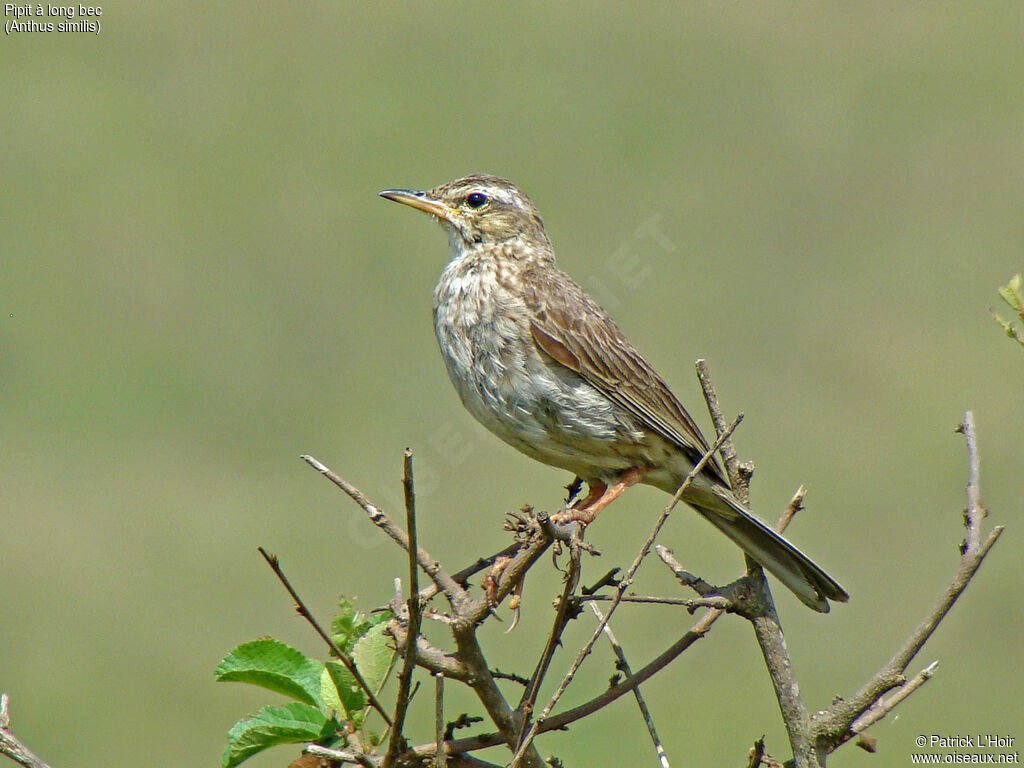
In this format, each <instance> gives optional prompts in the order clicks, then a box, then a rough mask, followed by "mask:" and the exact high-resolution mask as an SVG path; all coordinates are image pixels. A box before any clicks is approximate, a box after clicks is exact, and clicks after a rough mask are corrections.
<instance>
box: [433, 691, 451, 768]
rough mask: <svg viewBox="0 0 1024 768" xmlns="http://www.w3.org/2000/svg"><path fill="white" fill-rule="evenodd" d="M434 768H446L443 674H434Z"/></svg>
mask: <svg viewBox="0 0 1024 768" xmlns="http://www.w3.org/2000/svg"><path fill="white" fill-rule="evenodd" d="M434 738H435V739H437V752H435V753H434V768H448V752H447V750H446V749H445V746H444V675H434Z"/></svg>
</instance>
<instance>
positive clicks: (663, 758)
mask: <svg viewBox="0 0 1024 768" xmlns="http://www.w3.org/2000/svg"><path fill="white" fill-rule="evenodd" d="M590 610H591V611H593V613H594V616H596V617H597V621H598V623H600V624H604V634H605V637H607V638H608V643H609V645H611V647H612V652H614V653H615V658H616V659H618V664H616V667H617V668H618V669H619V670H620V671H621V672H622V673H623V674H624V675H626V676H627V677H629V676H630V675H632V674H633V671H632V670H631V669H630V668H629V662H628V661H627V660H626V652H625V651H623V650H622V646H621V645H620V644H619V641H618V639H616V637H615V633H614V632H612V628H611V625H610V624H609V623H608V620H607V619H605V617H604V614H602V613H601V609H600V608H598V607H597V606H596V605H595V604H594V603H591V604H590ZM633 696H634V697H635V698H636V705H637V707H639V708H640V715H641V716H642V717H643V719H644V724H645V725H646V726H647V733H649V734H650V736H651V742H652V743H653V744H654V751H655V752H657V754H658V763H659V764H660V765H661V766H662V768H672V767H671V766H670V765H669V762H668V755H666V754H665V747H664V745H662V743H661V739H660V738H658V731H657V729H656V728H655V727H654V718H653V717H652V716H651V711H650V710H649V709H648V708H647V701H646V700H645V699H644V696H643V694H642V693H640V686H637V687H636V688H634V689H633Z"/></svg>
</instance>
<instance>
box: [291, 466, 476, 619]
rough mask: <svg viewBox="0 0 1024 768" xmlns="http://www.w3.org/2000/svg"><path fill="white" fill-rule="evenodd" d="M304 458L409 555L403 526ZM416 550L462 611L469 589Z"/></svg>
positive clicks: (364, 497)
mask: <svg viewBox="0 0 1024 768" xmlns="http://www.w3.org/2000/svg"><path fill="white" fill-rule="evenodd" d="M301 458H302V460H303V461H305V462H306V463H307V464H309V465H310V466H311V467H313V469H315V470H316V471H317V472H319V473H320V474H321V475H323V476H324V477H326V478H327V479H328V480H330V481H331V482H332V483H334V484H335V485H336V486H337V487H338V488H340V489H341V490H342V491H344V492H345V493H346V494H347V495H348V497H349V498H350V499H352V500H353V501H354V502H355V503H356V504H358V505H359V506H360V507H362V509H363V511H364V512H365V513H366V514H367V516H368V517H369V518H370V522H372V523H373V524H374V525H376V526H377V527H378V528H380V529H381V530H382V531H384V533H386V534H387V535H388V536H389V537H390V538H391V539H392V540H393V541H394V542H395V543H397V544H398V546H400V547H401V548H402V549H404V550H405V551H406V552H408V551H409V537H408V535H406V532H405V531H403V530H402V528H401V526H398V525H396V524H395V522H394V521H393V520H392V519H391V518H390V517H389V516H388V515H387V514H386V513H385V512H384V510H382V509H381V508H380V507H378V506H377V505H376V504H374V503H373V502H372V501H370V499H369V498H368V497H367V496H366V494H364V493H363V492H362V491H360V490H359V489H358V488H356V487H355V486H354V485H352V484H351V483H349V482H347V481H346V480H345V479H344V478H342V477H339V476H338V475H337V474H335V473H334V472H333V471H331V470H330V469H329V468H328V467H327V466H325V465H324V464H322V463H321V462H320V461H318V460H317V459H316V458H315V457H313V456H309V455H303V456H302V457H301ZM414 551H415V552H416V560H417V562H418V563H419V565H420V568H422V569H423V571H424V573H426V574H427V575H428V576H429V577H430V578H431V580H432V581H433V582H434V583H435V584H436V585H437V586H438V588H439V589H440V590H442V591H443V592H444V593H445V595H447V597H448V599H449V601H451V603H452V605H453V607H455V608H458V607H459V606H460V605H462V604H463V603H465V602H466V601H467V600H469V595H468V594H466V590H465V589H463V588H462V586H461V585H459V583H458V582H456V581H455V580H454V579H453V578H452V577H451V576H450V575H448V573H447V572H446V571H445V570H444V568H442V567H441V564H440V563H439V562H438V561H437V560H435V559H434V558H433V557H431V556H430V553H429V552H427V551H425V550H424V549H422V548H420V547H417V548H416V549H415V550H414Z"/></svg>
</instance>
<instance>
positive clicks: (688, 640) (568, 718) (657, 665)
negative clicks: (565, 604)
mask: <svg viewBox="0 0 1024 768" xmlns="http://www.w3.org/2000/svg"><path fill="white" fill-rule="evenodd" d="M724 613H725V611H723V610H720V609H718V608H712V609H711V610H709V611H708V612H707V613H706V614H704V615H703V616H702V617H701V618H700V619H699V620H698V621H697V623H696V624H694V625H693V627H691V628H690V631H689V632H687V633H686V634H684V635H683V636H682V637H680V638H679V639H678V640H676V641H675V642H674V643H672V645H670V646H669V647H668V648H666V649H665V650H664V651H663V652H662V653H661V654H660V655H658V656H657V657H656V658H655V659H654V660H653V661H651V662H649V663H648V664H647V665H646V666H644V667H642V668H640V669H639V670H637V671H636V672H634V673H633V674H632V675H630V676H629V677H627V678H626V679H625V680H623V681H622V682H620V683H617V684H616V685H613V686H611V687H610V688H608V689H607V690H605V691H603V692H602V693H601V694H600V695H598V696H595V697H594V698H592V699H591V700H590V701H585V702H584V703H582V704H580V705H579V706H577V707H573V708H572V709H568V710H565V711H564V712H558V713H556V714H553V715H550V716H549V717H547V718H546V719H545V720H544V722H543V723H542V724H541V725H540V727H539V728H538V733H546V732H547V731H552V730H557V729H560V728H564V727H565V726H567V725H569V724H570V723H574V722H576V721H577V720H580V719H582V718H584V717H586V716H587V715H591V714H593V713H594V712H597V711H598V710H599V709H603V708H604V707H606V706H608V705H609V704H611V703H612V702H613V701H615V700H616V699H617V698H619V697H620V696H623V695H625V694H627V693H629V692H630V691H632V690H633V689H635V688H636V687H637V686H638V685H640V684H641V683H643V682H644V681H645V680H649V679H650V678H651V677H653V676H654V675H656V674H657V673H658V672H660V671H661V670H662V669H664V668H665V667H666V666H668V665H669V664H670V663H671V662H672V661H674V660H675V659H677V658H678V657H679V655H680V654H682V653H683V651H685V650H686V649H687V648H689V647H690V646H692V645H693V644H694V643H695V642H697V641H698V640H700V639H701V638H702V637H704V635H706V634H707V633H708V631H709V630H710V629H711V625H712V624H714V623H715V622H716V621H717V620H718V618H719V617H720V616H722V615H723V614H724ZM602 631H603V630H602Z"/></svg>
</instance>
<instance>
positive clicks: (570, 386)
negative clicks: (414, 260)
mask: <svg viewBox="0 0 1024 768" xmlns="http://www.w3.org/2000/svg"><path fill="white" fill-rule="evenodd" d="M463 258H465V257H463ZM459 261H461V259H456V260H453V261H452V262H451V263H449V265H448V267H447V268H446V269H445V270H444V272H443V273H442V275H441V280H440V282H439V283H438V285H437V288H436V290H435V292H434V327H435V330H436V332H437V339H438V343H439V344H440V347H441V354H442V356H443V357H444V361H445V366H446V367H447V369H448V376H449V378H451V381H452V384H453V385H454V386H455V389H456V390H457V391H458V393H459V397H460V398H461V399H462V402H463V404H464V405H465V406H466V408H467V409H468V410H469V412H470V413H471V414H473V416H474V417H475V418H476V419H477V420H478V421H479V422H480V423H481V424H483V425H484V426H485V427H487V429H489V430H490V431H491V432H493V433H494V434H495V435H497V436H498V437H500V438H501V439H502V440H504V441H505V442H507V443H509V444H510V445H512V446H514V447H515V448H517V449H519V450H520V451H522V452H523V453H525V454H527V455H528V456H531V457H532V458H535V459H537V460H539V461H542V462H544V463H546V464H551V465H553V466H557V467H561V468H563V469H567V470H569V471H570V472H574V473H576V474H578V475H580V476H581V477H583V478H585V479H592V478H602V477H612V476H614V475H616V474H618V473H621V472H622V471H624V470H625V469H628V468H629V467H630V466H635V465H636V456H635V447H636V446H637V445H638V444H639V443H642V442H643V441H644V434H643V432H641V431H640V430H639V429H638V428H637V425H636V423H635V420H634V419H633V418H632V417H630V415H629V414H628V413H626V412H625V411H624V410H622V409H621V408H620V407H618V406H616V405H614V404H613V403H612V402H611V401H610V400H608V398H607V397H605V396H604V395H603V394H601V393H600V392H599V391H598V390H596V389H595V388H594V387H592V386H591V385H590V384H588V383H587V382H586V381H584V380H583V379H582V378H581V377H580V376H578V375H577V374H575V373H574V372H572V371H570V370H569V369H568V368H564V367H563V366H561V365H559V364H558V363H556V362H554V361H553V360H551V359H550V358H547V357H544V356H542V355H543V353H541V352H540V351H539V350H538V349H537V347H536V345H535V344H534V342H533V338H532V336H531V334H530V327H529V320H528V316H527V314H526V308H525V306H524V305H523V303H522V302H521V300H519V299H517V298H516V297H515V296H514V295H512V294H511V293H509V292H508V291H507V290H506V289H505V288H504V287H503V286H502V285H501V282H500V281H499V280H498V277H497V274H496V267H495V266H494V264H493V263H486V262H480V261H477V262H476V268H475V269H473V270H471V271H470V272H468V273H467V274H461V275H458V276H456V275H455V274H454V272H456V271H463V268H462V267H461V266H460V265H459ZM481 295H483V296H485V297H486V300H484V299H483V298H482V296H481ZM624 444H626V445H629V444H632V445H633V446H634V450H633V451H628V453H631V454H634V455H632V456H627V455H623V450H622V448H623V446H624Z"/></svg>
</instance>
